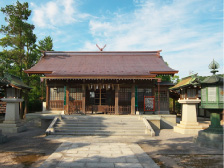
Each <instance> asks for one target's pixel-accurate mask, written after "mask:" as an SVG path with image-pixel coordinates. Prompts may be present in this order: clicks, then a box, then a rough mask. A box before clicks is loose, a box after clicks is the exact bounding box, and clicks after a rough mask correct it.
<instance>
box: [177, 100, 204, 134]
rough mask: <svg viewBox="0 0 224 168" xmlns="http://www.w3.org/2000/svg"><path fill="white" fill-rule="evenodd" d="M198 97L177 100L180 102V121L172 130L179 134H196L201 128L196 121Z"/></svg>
mask: <svg viewBox="0 0 224 168" xmlns="http://www.w3.org/2000/svg"><path fill="white" fill-rule="evenodd" d="M200 101H201V100H199V99H184V100H178V102H179V103H181V104H182V121H181V122H180V124H177V126H175V127H174V132H178V133H181V134H195V135H197V134H198V131H200V130H202V126H200V125H199V124H198V122H197V113H196V105H197V104H198V103H200Z"/></svg>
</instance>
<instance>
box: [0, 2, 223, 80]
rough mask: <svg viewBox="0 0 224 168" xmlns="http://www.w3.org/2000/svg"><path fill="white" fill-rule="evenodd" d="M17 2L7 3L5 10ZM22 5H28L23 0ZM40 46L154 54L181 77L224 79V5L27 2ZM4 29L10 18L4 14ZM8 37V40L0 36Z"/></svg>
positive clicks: (30, 20)
mask: <svg viewBox="0 0 224 168" xmlns="http://www.w3.org/2000/svg"><path fill="white" fill-rule="evenodd" d="M15 2H16V0H1V1H0V7H4V6H5V5H7V4H13V3H15ZM20 2H25V1H24V0H20ZM26 2H29V7H30V9H31V10H32V15H31V17H30V18H29V22H30V23H32V24H34V25H35V31H34V33H35V34H36V35H37V37H38V40H41V39H43V38H44V37H45V36H48V35H50V36H51V37H52V38H53V41H54V50H56V51H98V48H97V47H96V44H98V45H99V46H103V45H104V44H107V47H106V48H105V49H104V50H105V51H141V50H144V51H154V50H162V52H161V55H162V56H163V58H164V60H165V61H166V62H168V64H169V66H170V67H171V68H173V69H176V70H179V73H178V75H179V76H180V77H185V76H188V75H189V73H190V72H193V73H198V74H199V75H210V70H209V69H208V65H209V63H210V62H211V61H212V60H213V59H215V60H216V61H217V62H218V63H219V64H220V69H219V71H220V72H219V73H223V0H187V1H186V0H63V1H62V0H27V1H26ZM0 22H1V24H4V15H3V14H2V13H1V14H0ZM0 37H2V35H0Z"/></svg>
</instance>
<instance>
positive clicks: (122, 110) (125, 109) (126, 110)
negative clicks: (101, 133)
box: [119, 106, 131, 114]
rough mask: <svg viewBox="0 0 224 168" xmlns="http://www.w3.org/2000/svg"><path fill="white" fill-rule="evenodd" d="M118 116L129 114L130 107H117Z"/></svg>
mask: <svg viewBox="0 0 224 168" xmlns="http://www.w3.org/2000/svg"><path fill="white" fill-rule="evenodd" d="M119 114H131V106H119Z"/></svg>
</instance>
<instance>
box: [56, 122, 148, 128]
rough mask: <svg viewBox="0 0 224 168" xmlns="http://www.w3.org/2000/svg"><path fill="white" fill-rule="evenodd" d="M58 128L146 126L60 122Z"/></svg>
mask: <svg viewBox="0 0 224 168" xmlns="http://www.w3.org/2000/svg"><path fill="white" fill-rule="evenodd" d="M56 125H57V126H71V127H75V126H89V127H90V126H91V127H99V126H101V127H109V126H110V127H114V126H130V127H139V126H144V125H143V123H62V122H59V123H57V124H56Z"/></svg>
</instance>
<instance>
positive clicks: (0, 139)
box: [0, 130, 7, 144]
mask: <svg viewBox="0 0 224 168" xmlns="http://www.w3.org/2000/svg"><path fill="white" fill-rule="evenodd" d="M6 141H7V136H4V135H2V131H1V130H0V144H1V143H4V142H6Z"/></svg>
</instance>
